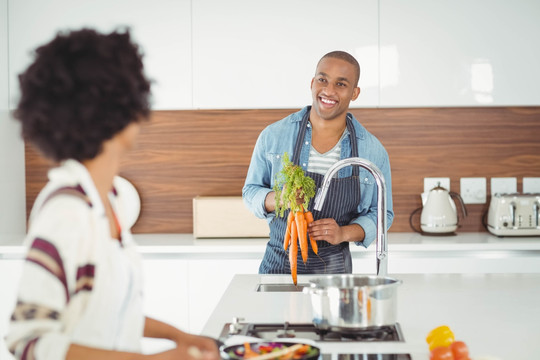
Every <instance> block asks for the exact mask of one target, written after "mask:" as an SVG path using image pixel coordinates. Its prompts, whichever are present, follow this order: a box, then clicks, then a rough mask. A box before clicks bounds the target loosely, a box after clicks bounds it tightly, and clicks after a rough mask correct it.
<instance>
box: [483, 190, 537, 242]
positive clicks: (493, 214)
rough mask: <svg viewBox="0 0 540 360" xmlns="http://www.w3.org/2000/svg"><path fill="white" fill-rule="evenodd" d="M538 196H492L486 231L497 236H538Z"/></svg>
mask: <svg viewBox="0 0 540 360" xmlns="http://www.w3.org/2000/svg"><path fill="white" fill-rule="evenodd" d="M539 208H540V194H494V195H493V196H492V197H491V202H490V204H489V210H488V218H487V229H488V231H489V232H491V233H492V234H494V235H497V236H535V235H537V236H538V235H540V223H539V222H540V218H539Z"/></svg>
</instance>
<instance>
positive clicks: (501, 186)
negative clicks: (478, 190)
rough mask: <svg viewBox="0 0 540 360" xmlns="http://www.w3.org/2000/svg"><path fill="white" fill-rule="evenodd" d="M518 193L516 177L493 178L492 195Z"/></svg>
mask: <svg viewBox="0 0 540 360" xmlns="http://www.w3.org/2000/svg"><path fill="white" fill-rule="evenodd" d="M515 193H517V179H516V178H515V177H504V178H502V177H500V178H491V195H492V196H493V195H494V194H515Z"/></svg>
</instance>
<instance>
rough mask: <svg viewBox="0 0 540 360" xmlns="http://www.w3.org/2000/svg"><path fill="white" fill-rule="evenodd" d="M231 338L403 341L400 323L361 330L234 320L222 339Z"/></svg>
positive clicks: (228, 324) (225, 330)
mask: <svg viewBox="0 0 540 360" xmlns="http://www.w3.org/2000/svg"><path fill="white" fill-rule="evenodd" d="M231 335H244V336H253V337H257V338H260V339H263V340H272V339H284V340H286V339H288V340H292V339H294V338H299V339H309V340H314V341H332V342H352V341H369V342H373V341H404V338H403V334H402V332H401V327H400V326H399V324H398V323H396V324H394V325H389V326H376V327H369V328H365V329H360V330H356V329H355V330H350V329H333V328H332V329H328V330H323V329H319V328H317V327H316V326H315V325H314V324H312V323H309V324H290V323H288V322H286V323H284V324H256V323H240V322H238V321H234V320H233V322H232V323H227V324H225V326H224V327H223V330H222V332H221V336H220V338H222V339H226V338H228V337H229V336H231Z"/></svg>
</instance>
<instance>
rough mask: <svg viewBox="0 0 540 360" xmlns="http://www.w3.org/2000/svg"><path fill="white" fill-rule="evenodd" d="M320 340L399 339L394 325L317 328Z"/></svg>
mask: <svg viewBox="0 0 540 360" xmlns="http://www.w3.org/2000/svg"><path fill="white" fill-rule="evenodd" d="M315 332H317V333H318V334H319V337H320V340H331V341H335V340H340V341H351V340H352V341H396V340H398V341H399V334H398V333H397V330H396V328H395V327H394V326H380V327H371V328H366V329H360V330H356V329H347V328H332V329H330V330H318V329H315Z"/></svg>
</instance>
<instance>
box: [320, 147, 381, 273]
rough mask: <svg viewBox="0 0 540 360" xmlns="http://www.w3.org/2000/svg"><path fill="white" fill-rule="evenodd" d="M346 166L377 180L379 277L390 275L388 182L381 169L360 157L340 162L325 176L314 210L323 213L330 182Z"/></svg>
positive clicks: (377, 254)
mask: <svg viewBox="0 0 540 360" xmlns="http://www.w3.org/2000/svg"><path fill="white" fill-rule="evenodd" d="M346 166H360V167H363V168H364V169H367V170H368V171H369V172H370V173H371V174H372V175H373V177H374V178H375V182H376V183H377V243H376V245H377V247H376V256H377V275H378V276H386V275H387V274H388V239H387V230H386V228H387V227H386V224H387V217H386V182H385V180H384V176H383V174H382V173H381V171H380V170H379V168H378V167H377V166H376V165H375V164H373V163H372V162H371V161H369V160H366V159H362V158H359V157H353V158H347V159H343V160H340V161H338V162H337V163H335V164H334V165H332V167H330V169H328V171H327V172H326V174H325V175H324V179H323V182H322V185H321V187H320V188H319V189H318V190H317V195H316V196H315V202H314V205H313V210H315V211H321V209H322V207H323V204H324V200H325V199H326V195H327V194H328V189H329V188H330V182H331V181H332V178H333V177H334V175H335V174H336V173H337V172H338V171H339V170H340V169H342V168H344V167H346Z"/></svg>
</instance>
